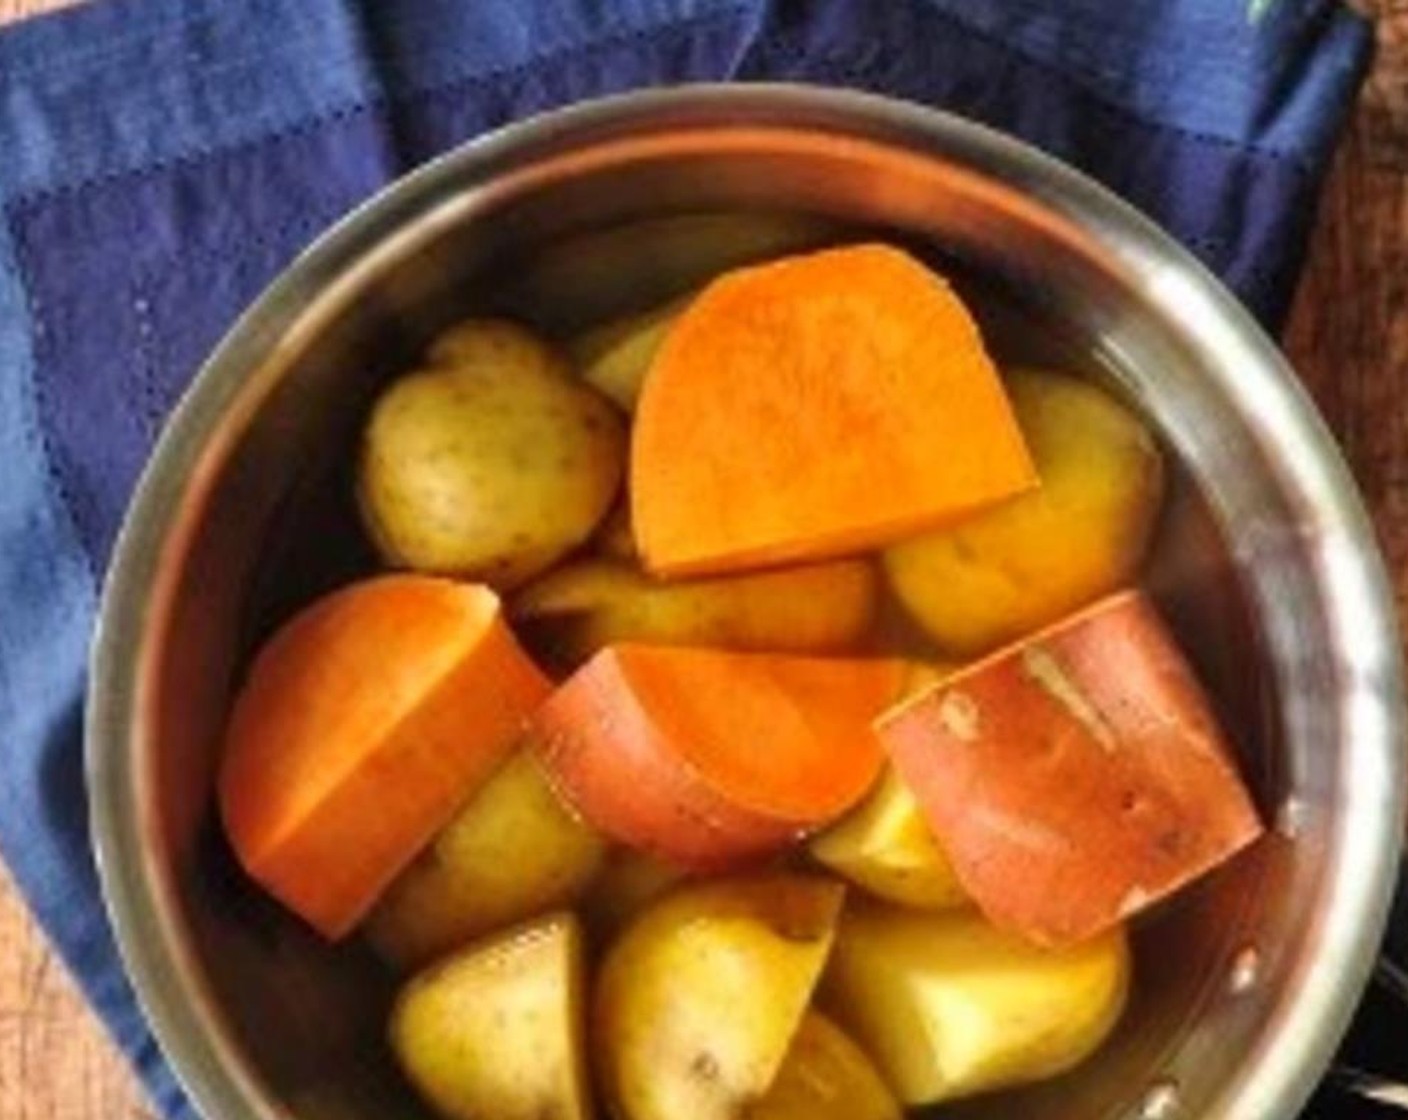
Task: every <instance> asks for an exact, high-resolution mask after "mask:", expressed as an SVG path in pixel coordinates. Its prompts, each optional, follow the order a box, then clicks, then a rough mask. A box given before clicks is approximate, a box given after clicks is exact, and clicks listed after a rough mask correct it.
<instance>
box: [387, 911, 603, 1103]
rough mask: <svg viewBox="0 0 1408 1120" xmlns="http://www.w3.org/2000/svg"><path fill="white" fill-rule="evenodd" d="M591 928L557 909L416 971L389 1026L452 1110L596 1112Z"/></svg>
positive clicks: (429, 1087) (414, 1068)
mask: <svg viewBox="0 0 1408 1120" xmlns="http://www.w3.org/2000/svg"><path fill="white" fill-rule="evenodd" d="M583 955H584V950H583V947H582V932H581V927H580V926H579V924H578V922H577V919H576V918H575V917H573V916H572V915H571V914H566V913H563V914H554V915H550V916H549V917H547V918H544V919H542V920H541V921H538V922H535V923H533V924H531V925H526V926H521V927H518V928H516V929H511V930H508V931H506V932H504V933H502V934H500V935H499V936H497V937H495V938H493V939H491V940H489V941H485V942H481V943H478V944H475V945H470V946H468V947H467V948H465V949H463V950H461V951H460V952H458V953H456V954H454V955H453V956H451V957H448V958H445V959H444V960H442V961H441V962H439V963H438V964H436V965H433V966H432V967H430V968H428V969H426V970H425V971H424V972H422V973H419V974H418V975H417V976H415V977H414V978H413V979H412V980H411V981H410V982H409V983H408V984H407V985H406V986H405V987H404V988H403V989H402V991H401V993H400V995H399V997H398V998H397V1000H396V1004H395V1007H394V1008H393V1009H392V1013H391V1022H390V1025H389V1028H388V1033H389V1037H390V1041H391V1048H392V1051H393V1053H394V1054H395V1055H396V1058H397V1061H398V1062H399V1064H400V1066H401V1068H402V1070H403V1071H404V1072H405V1074H406V1076H407V1078H408V1079H409V1080H410V1082H411V1084H413V1085H414V1086H415V1087H416V1089H417V1091H418V1092H419V1093H420V1095H421V1096H422V1097H423V1098H424V1099H425V1101H426V1103H427V1104H429V1105H430V1106H431V1107H432V1108H434V1109H435V1111H436V1112H438V1113H439V1114H440V1115H442V1116H444V1117H445V1118H446V1120H486V1118H492V1120H542V1118H543V1117H545V1116H550V1117H553V1120H590V1118H591V1114H592V1110H591V1094H590V1091H589V1089H588V1087H587V1076H586V1063H585V1061H584V1057H585V1041H584V1038H583V1018H584V986H585V979H584V968H585V965H584V963H583Z"/></svg>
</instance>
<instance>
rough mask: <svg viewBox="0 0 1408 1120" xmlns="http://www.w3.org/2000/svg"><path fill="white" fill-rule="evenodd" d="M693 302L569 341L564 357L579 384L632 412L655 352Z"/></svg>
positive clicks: (664, 306)
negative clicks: (578, 377) (567, 360)
mask: <svg viewBox="0 0 1408 1120" xmlns="http://www.w3.org/2000/svg"><path fill="white" fill-rule="evenodd" d="M693 298H694V293H692V292H691V293H689V294H688V295H684V296H681V297H680V298H678V299H673V300H670V301H669V302H668V303H663V304H660V305H659V306H656V307H652V308H650V309H649V310H648V311H641V312H638V313H637V314H635V315H625V316H622V317H621V318H619V319H612V320H610V321H609V322H606V323H603V324H601V325H600V326H597V327H593V328H592V329H591V330H589V331H584V332H583V333H582V334H580V335H577V336H576V337H575V338H572V339H569V340H568V342H567V353H568V355H569V356H570V357H571V358H572V364H573V365H574V366H575V367H576V369H577V372H578V374H579V375H580V376H581V378H582V380H584V381H586V382H587V383H588V384H589V385H591V386H592V387H593V388H594V389H596V390H597V391H598V392H600V393H604V394H605V395H606V396H608V397H610V398H611V399H612V400H613V401H615V402H616V404H617V406H618V407H619V408H621V409H622V410H623V411H625V412H632V411H634V410H635V407H636V399H637V398H638V397H639V396H640V388H641V386H642V385H643V384H645V375H646V373H647V372H648V371H649V370H650V363H651V362H652V361H654V360H655V352H656V351H657V350H659V349H660V346H661V344H662V343H664V341H665V336H666V335H668V334H669V333H670V328H671V327H672V326H674V323H675V320H676V319H678V318H679V317H680V315H681V313H682V312H683V311H684V309H685V307H687V306H688V304H689V301H690V300H691V299H693Z"/></svg>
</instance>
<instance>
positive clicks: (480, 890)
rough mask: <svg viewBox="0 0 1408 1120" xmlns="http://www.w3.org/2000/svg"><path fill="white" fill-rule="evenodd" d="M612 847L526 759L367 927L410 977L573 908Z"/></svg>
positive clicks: (525, 756) (390, 895) (496, 779)
mask: <svg viewBox="0 0 1408 1120" xmlns="http://www.w3.org/2000/svg"><path fill="white" fill-rule="evenodd" d="M605 850H606V849H605V843H604V842H603V841H602V839H601V838H600V837H599V836H598V835H597V833H596V832H594V831H593V830H592V829H591V828H589V827H588V826H587V825H586V824H584V823H582V822H581V821H580V820H578V819H577V818H576V816H574V815H573V814H572V813H571V811H570V810H568V809H567V808H566V807H565V806H564V805H563V804H562V802H561V801H559V800H558V797H557V795H556V794H555V793H554V792H553V790H552V788H551V787H550V786H549V785H548V782H547V779H546V778H545V777H544V776H543V774H542V771H541V770H539V768H538V763H537V762H536V761H535V759H534V757H533V754H532V752H531V751H529V750H519V751H517V752H516V753H515V754H514V755H513V757H512V758H510V759H509V761H508V762H506V763H505V764H504V765H503V766H502V767H501V768H500V769H499V771H498V772H497V773H495V774H494V776H493V777H492V778H490V779H489V781H488V782H487V783H486V784H485V785H484V787H483V788H482V789H480V790H479V791H478V792H477V793H475V795H474V796H473V797H471V798H470V800H469V801H468V802H467V803H466V804H465V805H464V807H463V808H462V809H460V811H459V813H458V814H457V815H456V816H455V818H454V819H453V820H452V821H451V822H450V823H449V824H448V825H447V826H446V827H445V828H444V829H443V830H442V831H441V832H440V834H439V835H438V836H437V837H436V838H435V840H434V841H433V842H432V843H431V845H430V846H429V847H428V848H426V849H425V850H424V851H423V852H421V854H420V855H419V856H417V857H416V859H415V861H414V862H413V863H412V864H411V865H410V866H409V867H407V868H406V870H405V871H403V872H402V873H401V875H400V876H399V877H398V878H397V879H396V881H395V882H394V883H392V884H391V886H390V888H389V889H388V890H387V892H386V894H385V895H383V896H382V898H381V900H380V901H379V902H378V903H377V905H376V907H375V909H373V910H372V912H371V914H370V916H369V917H368V919H367V923H366V926H365V931H366V935H367V938H368V939H369V940H370V941H371V943H372V946H373V947H374V948H375V949H376V950H377V951H378V952H379V953H380V954H381V955H382V956H383V957H385V958H386V959H387V960H389V961H391V962H392V963H394V964H396V965H398V966H400V967H402V968H411V967H416V966H418V965H421V964H423V963H425V962H426V961H428V960H430V959H431V958H433V957H436V956H439V955H440V954H441V953H445V952H448V951H449V950H451V949H454V948H456V947H457V946H459V945H462V944H464V943H465V942H466V941H469V940H470V939H472V938H475V937H479V936H480V935H482V934H485V933H488V932H490V931H492V930H495V929H499V928H501V927H503V926H505V925H508V924H510V923H513V922H518V921H521V920H522V919H524V918H528V917H531V916H532V915H534V914H540V913H543V912H544V911H547V910H551V909H554V908H555V907H559V906H565V905H568V904H570V903H572V902H573V901H574V900H575V899H576V898H577V897H578V896H579V895H580V894H581V893H582V892H583V891H584V890H585V889H586V887H587V884H588V883H590V882H591V881H592V879H593V878H594V877H595V875H596V874H597V871H598V869H599V868H600V867H601V864H602V860H603V856H604V854H605Z"/></svg>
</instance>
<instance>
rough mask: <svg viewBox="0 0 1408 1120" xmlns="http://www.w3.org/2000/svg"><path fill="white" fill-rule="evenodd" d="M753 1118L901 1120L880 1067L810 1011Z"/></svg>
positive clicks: (750, 1113)
mask: <svg viewBox="0 0 1408 1120" xmlns="http://www.w3.org/2000/svg"><path fill="white" fill-rule="evenodd" d="M746 1115H747V1117H748V1120H900V1115H901V1113H900V1106H899V1103H898V1102H897V1101H896V1100H895V1097H894V1094H893V1093H891V1092H890V1090H889V1088H888V1087H887V1086H886V1084H885V1082H884V1081H883V1080H882V1079H881V1077H880V1074H879V1073H877V1072H876V1070H875V1065H874V1063H872V1062H871V1060H870V1059H869V1058H868V1057H866V1055H865V1053H864V1052H863V1051H862V1050H861V1048H860V1047H859V1046H857V1045H856V1044H855V1043H854V1042H852V1041H851V1040H850V1039H849V1038H848V1037H847V1036H846V1034H845V1032H844V1031H842V1030H841V1028H840V1027H838V1026H836V1024H835V1023H833V1022H832V1021H831V1020H830V1019H828V1018H826V1016H824V1015H822V1014H820V1013H819V1012H816V1011H808V1012H807V1014H806V1015H805V1016H804V1017H803V1019H802V1025H801V1026H800V1027H798V1028H797V1034H796V1036H795V1037H794V1038H793V1039H792V1048H791V1049H790V1050H788V1051H787V1057H786V1058H785V1059H784V1060H783V1063H782V1069H781V1070H779V1071H778V1074H777V1079H776V1080H775V1081H774V1082H773V1083H772V1087H771V1088H770V1089H769V1090H768V1091H767V1093H766V1094H764V1096H763V1098H762V1099H761V1100H760V1101H758V1102H757V1103H756V1104H754V1105H753V1106H752V1107H751V1108H750V1109H748V1111H747V1113H746Z"/></svg>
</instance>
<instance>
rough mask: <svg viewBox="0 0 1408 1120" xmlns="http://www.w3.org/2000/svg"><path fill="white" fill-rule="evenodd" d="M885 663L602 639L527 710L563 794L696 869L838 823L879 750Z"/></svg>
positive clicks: (887, 673) (894, 689) (894, 664)
mask: <svg viewBox="0 0 1408 1120" xmlns="http://www.w3.org/2000/svg"><path fill="white" fill-rule="evenodd" d="M905 671H906V666H905V663H904V662H901V661H898V660H894V659H888V658H866V659H846V658H808V657H794V656H788V655H777V654H758V653H731V652H727V651H720V650H704V649H681V648H669V647H648V646H643V645H633V644H629V643H628V644H624V645H619V646H610V647H608V648H606V649H604V650H602V651H601V652H600V653H598V654H597V655H596V656H595V657H593V658H592V659H591V660H590V661H589V662H587V664H586V665H584V666H582V667H581V668H580V669H578V670H577V672H576V673H575V674H573V676H572V677H571V678H569V679H568V680H567V681H566V682H565V683H564V684H562V685H561V686H560V687H559V688H558V689H557V691H556V692H555V693H554V694H553V695H552V697H551V698H549V700H548V701H547V702H546V703H545V704H543V705H542V707H541V708H539V710H538V711H537V713H536V714H535V715H534V717H533V727H534V730H535V732H536V734H535V736H534V743H535V749H536V750H537V752H538V756H539V758H540V759H541V760H542V762H543V766H544V771H545V773H547V774H548V776H549V778H550V780H551V781H552V783H553V785H554V786H555V787H556V789H557V791H558V793H559V794H560V795H561V796H562V797H563V798H564V799H565V800H566V801H567V802H568V803H569V804H571V805H573V806H574V807H575V808H576V810H577V811H578V812H579V813H581V815H582V816H583V817H584V818H585V819H586V820H587V821H589V822H590V823H591V824H592V825H593V826H594V827H595V828H597V829H598V830H600V831H601V832H603V833H605V834H606V835H608V836H611V837H612V838H614V839H615V840H617V841H619V842H621V843H624V844H627V845H629V846H631V847H633V848H635V849H637V850H640V851H644V852H648V853H650V854H652V855H655V856H657V857H660V858H662V859H664V860H666V861H668V862H670V863H674V864H676V865H679V866H684V867H689V868H693V869H697V870H715V869H722V868H726V867H729V866H732V865H735V864H739V863H743V862H747V861H749V860H752V859H754V858H756V857H759V856H763V855H768V854H772V853H776V852H780V851H782V850H784V849H786V848H787V847H789V846H790V845H791V844H792V843H793V842H795V840H796V839H797V838H798V836H800V835H802V834H803V833H805V832H808V831H811V830H813V829H815V828H818V827H820V826H822V825H824V824H827V823H829V822H830V821H832V820H834V819H836V818H837V817H838V816H840V815H841V814H842V813H844V812H845V811H846V810H847V809H849V808H850V807H851V806H853V805H854V804H855V803H856V802H857V801H859V800H860V798H861V797H863V796H864V795H865V793H866V791H867V790H868V789H869V788H870V786H871V785H872V784H873V783H874V781H875V778H876V775H877V774H878V773H879V769H880V766H881V764H882V762H883V759H884V752H883V750H882V749H881V746H880V742H879V739H878V738H877V737H876V735H875V732H874V729H873V727H872V723H873V721H874V719H875V717H876V715H878V714H879V713H880V712H882V711H883V710H884V709H885V708H886V707H887V706H888V705H889V704H891V703H893V701H894V699H895V697H897V696H898V695H899V692H900V687H901V685H902V682H903V679H904V674H905Z"/></svg>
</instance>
